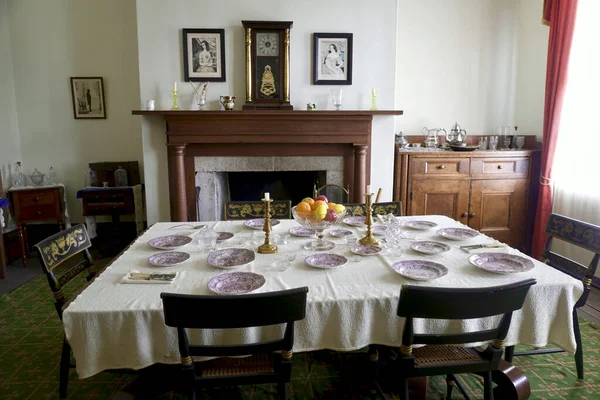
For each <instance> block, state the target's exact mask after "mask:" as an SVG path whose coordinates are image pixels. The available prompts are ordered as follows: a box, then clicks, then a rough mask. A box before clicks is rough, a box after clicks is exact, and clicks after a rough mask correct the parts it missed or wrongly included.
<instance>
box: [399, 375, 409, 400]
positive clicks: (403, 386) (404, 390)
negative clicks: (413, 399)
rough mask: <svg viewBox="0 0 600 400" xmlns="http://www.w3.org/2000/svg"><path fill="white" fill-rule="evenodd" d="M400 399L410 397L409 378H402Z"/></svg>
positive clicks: (404, 399) (405, 399)
mask: <svg viewBox="0 0 600 400" xmlns="http://www.w3.org/2000/svg"><path fill="white" fill-rule="evenodd" d="M400 400H409V399H408V378H400Z"/></svg>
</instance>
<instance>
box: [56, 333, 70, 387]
mask: <svg viewBox="0 0 600 400" xmlns="http://www.w3.org/2000/svg"><path fill="white" fill-rule="evenodd" d="M70 367H71V346H70V345H69V342H68V341H67V337H66V336H65V337H64V339H63V345H62V351H61V354H60V378H59V385H58V391H59V394H60V398H61V399H64V398H66V397H67V385H68V383H69V368H70Z"/></svg>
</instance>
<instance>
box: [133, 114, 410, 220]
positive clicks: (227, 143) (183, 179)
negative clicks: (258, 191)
mask: <svg viewBox="0 0 600 400" xmlns="http://www.w3.org/2000/svg"><path fill="white" fill-rule="evenodd" d="M132 114H133V115H142V116H148V117H150V116H157V117H161V118H162V119H164V121H165V126H166V132H165V133H166V136H167V147H168V148H169V159H168V164H169V182H170V186H169V191H170V197H171V219H172V220H173V221H187V220H188V218H192V219H194V220H195V217H196V215H195V209H196V205H195V204H196V203H195V202H196V199H195V192H196V189H195V169H194V159H195V157H204V156H213V157H214V156H216V157H226V156H246V157H247V156H279V157H286V156H305V157H306V156H309V157H313V156H341V157H343V159H344V186H345V187H349V188H350V196H349V200H350V202H359V201H361V197H362V193H364V190H365V185H366V184H367V183H369V182H368V181H369V176H370V166H371V125H372V122H373V117H374V116H395V115H402V114H403V111H402V110H340V111H335V110H322V111H321V110H316V111H304V110H297V111H293V110H235V111H183V110H182V111H172V110H155V111H147V110H133V111H132ZM188 211H189V213H188Z"/></svg>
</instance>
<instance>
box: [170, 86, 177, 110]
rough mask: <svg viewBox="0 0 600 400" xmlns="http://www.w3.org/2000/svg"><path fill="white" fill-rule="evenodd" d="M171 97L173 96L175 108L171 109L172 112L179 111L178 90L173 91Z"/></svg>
mask: <svg viewBox="0 0 600 400" xmlns="http://www.w3.org/2000/svg"><path fill="white" fill-rule="evenodd" d="M171 95H172V96H173V107H171V110H179V106H178V105H177V98H178V97H179V95H178V94H177V90H171Z"/></svg>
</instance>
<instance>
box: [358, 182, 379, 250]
mask: <svg viewBox="0 0 600 400" xmlns="http://www.w3.org/2000/svg"><path fill="white" fill-rule="evenodd" d="M364 196H365V203H366V206H367V216H366V219H365V223H366V224H367V234H366V236H365V237H364V238H362V239H360V240H359V241H358V242H359V243H360V244H364V245H367V246H379V242H378V241H377V239H375V238H374V237H373V232H372V231H371V225H373V218H372V216H371V214H372V212H373V211H372V210H371V196H373V193H365V194H364Z"/></svg>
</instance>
